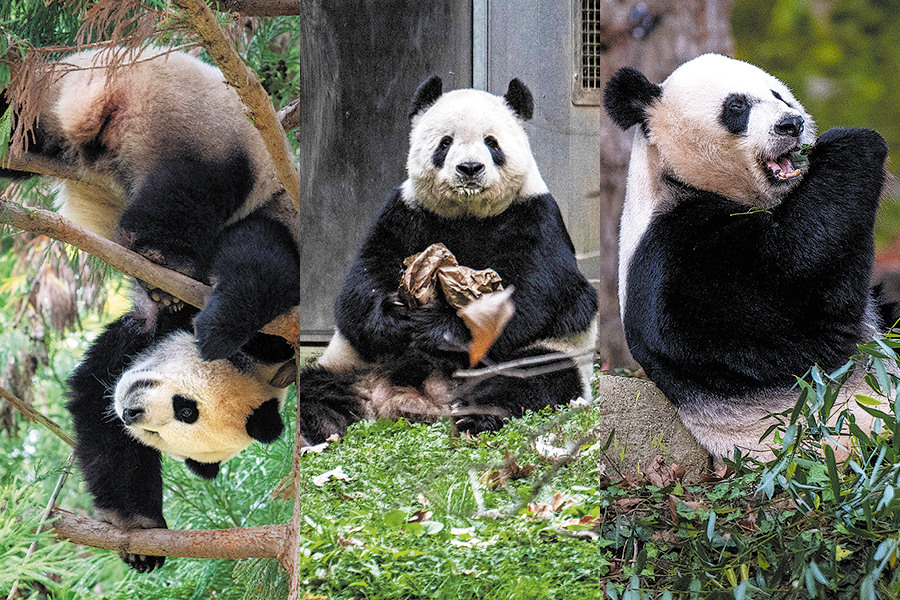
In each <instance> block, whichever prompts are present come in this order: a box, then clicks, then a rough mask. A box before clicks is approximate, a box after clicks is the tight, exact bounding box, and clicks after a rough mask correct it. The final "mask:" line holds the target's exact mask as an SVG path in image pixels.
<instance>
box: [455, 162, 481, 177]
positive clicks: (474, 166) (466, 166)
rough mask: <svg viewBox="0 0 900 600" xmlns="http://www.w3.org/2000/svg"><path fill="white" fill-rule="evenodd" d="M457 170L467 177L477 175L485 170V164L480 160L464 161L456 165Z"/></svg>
mask: <svg viewBox="0 0 900 600" xmlns="http://www.w3.org/2000/svg"><path fill="white" fill-rule="evenodd" d="M456 170H457V171H459V172H460V173H462V174H463V175H465V176H466V177H475V176H476V175H478V174H479V173H481V172H482V171H484V165H483V164H482V163H480V162H464V163H459V164H458V165H456Z"/></svg>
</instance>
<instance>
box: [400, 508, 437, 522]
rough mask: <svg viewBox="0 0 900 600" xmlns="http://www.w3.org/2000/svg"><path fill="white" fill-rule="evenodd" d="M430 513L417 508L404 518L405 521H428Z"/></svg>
mask: <svg viewBox="0 0 900 600" xmlns="http://www.w3.org/2000/svg"><path fill="white" fill-rule="evenodd" d="M431 516H432V513H431V511H427V510H417V511H416V512H414V513H413V514H412V516H410V518H409V519H407V520H406V522H407V523H421V522H422V521H430V520H431Z"/></svg>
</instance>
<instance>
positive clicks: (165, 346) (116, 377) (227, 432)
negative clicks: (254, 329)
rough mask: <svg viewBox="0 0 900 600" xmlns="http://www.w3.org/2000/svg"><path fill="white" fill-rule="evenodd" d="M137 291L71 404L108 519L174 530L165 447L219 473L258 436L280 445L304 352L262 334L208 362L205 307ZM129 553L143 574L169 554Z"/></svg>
mask: <svg viewBox="0 0 900 600" xmlns="http://www.w3.org/2000/svg"><path fill="white" fill-rule="evenodd" d="M135 294H136V297H137V300H136V302H135V306H134V308H133V309H132V310H131V311H130V312H128V313H126V314H125V315H123V316H122V317H120V318H119V319H117V320H116V321H114V322H113V323H111V324H110V325H109V326H107V328H106V330H105V331H104V332H103V333H102V334H101V335H100V336H99V337H98V338H97V339H96V340H95V341H94V342H93V343H92V344H91V346H90V348H88V350H87V351H86V352H85V355H84V357H83V358H82V361H81V363H80V364H79V365H78V366H77V367H76V369H75V370H74V372H73V373H72V375H71V376H70V377H69V381H68V383H69V392H68V397H69V402H68V409H69V411H70V413H71V414H72V419H73V425H74V428H75V433H76V444H75V450H74V453H75V457H76V458H77V460H78V464H79V466H80V468H81V472H82V475H83V477H84V481H85V483H86V485H87V489H88V492H89V493H90V494H91V496H92V497H93V501H94V507H95V508H96V509H97V511H98V512H99V514H98V517H100V518H103V519H104V520H106V521H108V522H110V523H112V524H114V525H116V526H118V527H120V528H122V529H133V528H156V527H162V528H165V527H166V521H165V518H164V517H163V512H162V505H163V481H162V475H161V473H162V470H161V469H162V465H161V453H166V454H169V455H170V456H173V457H175V458H178V459H181V460H183V461H184V464H185V465H186V466H187V468H188V469H189V470H191V471H192V472H193V473H195V474H196V475H199V476H200V477H203V478H205V479H212V478H214V477H215V476H216V475H217V474H218V472H219V463H220V462H223V461H225V460H228V459H229V458H231V457H233V456H234V455H236V454H238V453H239V452H240V451H242V450H243V449H245V448H246V447H247V446H249V445H250V443H251V442H252V441H253V440H257V441H259V442H262V443H270V442H273V441H275V440H276V439H277V438H278V436H279V435H280V434H281V432H282V430H283V428H284V426H283V423H282V421H281V416H280V410H281V408H282V406H283V403H284V399H285V395H286V387H287V384H288V383H289V382H290V379H289V378H283V377H280V376H279V373H280V372H281V370H282V369H284V368H285V366H286V365H291V364H292V359H293V356H294V351H293V348H292V347H291V346H290V344H288V343H287V342H286V341H285V340H283V339H282V338H280V337H276V336H270V335H266V334H262V333H257V334H254V335H253V336H252V337H251V339H250V340H249V341H248V342H247V343H246V344H244V346H243V347H242V348H241V349H240V350H238V351H237V352H235V353H233V354H231V355H230V356H229V357H228V358H225V359H217V360H210V361H205V360H203V359H202V358H201V357H200V351H199V347H198V344H197V340H196V337H195V336H194V334H193V320H194V318H195V317H196V314H197V309H195V308H193V307H185V308H183V309H181V310H177V311H176V310H172V309H171V308H169V307H165V306H159V305H158V304H157V303H155V302H152V301H151V300H150V299H149V296H147V295H146V292H145V291H144V290H143V289H140V288H138V289H136V290H135ZM288 370H290V369H288ZM122 558H123V560H125V562H126V563H128V564H129V565H131V566H132V567H134V568H135V569H137V570H138V571H141V572H144V571H151V570H153V569H155V568H157V567H159V566H161V565H162V564H163V562H164V560H165V559H164V557H161V556H159V557H157V556H144V555H136V554H131V553H123V554H122Z"/></svg>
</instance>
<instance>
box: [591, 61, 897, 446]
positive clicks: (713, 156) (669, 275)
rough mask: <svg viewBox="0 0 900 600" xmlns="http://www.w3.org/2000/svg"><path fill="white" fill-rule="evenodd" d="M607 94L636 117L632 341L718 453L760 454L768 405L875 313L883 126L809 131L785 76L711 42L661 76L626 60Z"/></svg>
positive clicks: (864, 333)
mask: <svg viewBox="0 0 900 600" xmlns="http://www.w3.org/2000/svg"><path fill="white" fill-rule="evenodd" d="M605 106H606V110H607V112H608V113H609V115H610V116H611V117H612V119H613V121H615V123H616V124H617V125H619V126H620V127H621V128H623V129H627V128H629V127H631V126H633V125H638V128H637V129H636V131H635V134H634V145H633V147H632V152H631V163H630V165H629V170H628V183H627V191H626V198H625V206H624V209H623V213H622V222H621V229H620V249H619V300H620V305H621V310H622V321H623V324H624V327H625V336H626V339H627V341H628V344H629V348H630V349H631V352H632V354H633V356H634V358H635V359H636V360H637V361H638V363H640V364H641V366H642V367H643V368H644V369H645V371H646V372H647V374H648V375H649V377H650V378H651V379H652V380H653V381H654V382H655V383H656V384H657V385H658V386H659V387H660V389H661V390H662V391H663V393H665V395H666V396H667V397H668V398H669V399H670V400H671V401H672V402H673V403H674V404H675V405H676V406H677V407H678V412H679V414H680V416H681V419H682V420H683V422H684V423H685V425H686V426H687V427H688V429H690V431H691V432H692V433H693V434H694V436H695V437H696V438H697V440H698V441H699V442H700V443H701V444H702V445H703V446H704V447H706V448H707V449H708V450H709V451H710V453H711V454H713V456H714V457H723V456H731V455H732V454H733V452H734V448H735V446H737V447H739V448H741V449H742V450H744V451H745V453H746V451H748V450H749V451H750V452H752V453H757V454H762V455H765V453H766V450H767V447H768V446H767V443H766V442H767V440H763V441H762V442H761V441H760V438H761V437H762V436H763V434H764V433H765V432H766V430H767V429H768V428H769V427H770V425H771V424H772V421H771V420H770V419H766V416H767V415H769V414H771V413H778V412H781V411H784V410H786V409H788V408H790V407H793V406H794V404H795V403H796V401H797V398H798V397H799V390H798V388H796V386H795V383H796V377H797V376H803V375H804V374H805V373H807V371H808V370H809V368H810V367H812V366H813V365H819V366H820V367H821V368H823V369H825V370H826V371H828V372H830V371H831V370H834V369H837V368H838V367H840V366H841V365H843V364H844V363H845V362H846V361H847V360H848V358H849V357H850V356H851V355H853V354H855V353H856V346H857V344H859V343H861V342H865V341H867V340H869V339H871V337H872V335H873V333H874V332H875V331H876V330H878V329H880V328H881V327H882V326H883V323H882V322H881V319H880V318H879V310H878V308H879V307H878V303H877V301H876V298H875V297H874V295H873V293H872V290H871V289H870V276H871V271H872V261H873V254H874V242H873V227H874V223H875V213H876V210H877V208H878V203H879V198H880V195H881V192H882V187H883V185H884V182H885V166H884V165H885V158H886V156H887V146H886V144H885V141H884V140H883V139H882V138H881V136H880V135H878V134H877V133H875V132H873V131H868V130H864V129H851V128H835V129H830V130H829V131H827V132H826V133H824V134H823V135H822V136H821V137H819V139H818V140H816V138H815V125H814V123H813V120H812V119H811V118H810V116H809V115H808V114H807V113H806V111H805V110H804V108H803V106H801V105H800V103H799V102H798V101H797V100H796V99H795V98H794V96H793V95H792V94H791V91H790V90H789V89H788V88H787V87H786V86H785V85H784V84H783V83H782V82H780V81H779V80H777V79H776V78H775V77H772V76H771V75H769V74H768V73H766V72H764V71H762V70H760V69H758V68H757V67H755V66H752V65H749V64H747V63H744V62H741V61H738V60H734V59H730V58H727V57H724V56H719V55H711V54H708V55H704V56H700V57H698V58H695V59H693V60H691V61H689V62H687V63H685V64H684V65H682V66H681V67H679V68H678V69H676V70H675V71H674V72H673V73H672V74H671V75H670V76H669V77H668V78H667V79H666V80H665V81H664V82H663V83H662V84H661V85H656V84H653V83H651V82H649V81H648V80H647V79H646V77H644V75H643V74H641V73H640V72H638V71H636V70H634V69H631V68H624V69H621V70H620V71H619V72H618V73H616V74H615V75H614V76H613V77H612V79H611V80H610V81H609V83H608V84H607V86H606V91H605ZM813 143H815V145H814V146H813V148H812V150H811V151H810V152H809V155H808V172H804V170H803V169H801V168H798V167H799V164H800V163H799V161H800V160H802V159H803V157H800V156H799V155H798V154H797V151H798V150H800V149H801V147H802V146H804V145H806V144H813ZM794 163H797V164H794ZM859 379H860V378H859V376H857V377H856V380H855V381H859ZM853 383H854V382H853V381H851V382H850V383H849V384H847V385H845V388H846V389H845V390H844V394H843V396H844V401H846V400H847V399H848V398H849V397H850V393H851V392H850V388H852V387H853ZM851 405H852V406H851V408H855V406H856V403H855V402H851ZM854 412H856V413H857V416H856V418H857V423H858V424H860V426H861V427H863V428H865V427H866V426H869V427H871V423H872V418H871V417H870V416H869V415H868V414H866V413H864V412H863V411H861V410H856V411H854ZM769 441H770V440H769Z"/></svg>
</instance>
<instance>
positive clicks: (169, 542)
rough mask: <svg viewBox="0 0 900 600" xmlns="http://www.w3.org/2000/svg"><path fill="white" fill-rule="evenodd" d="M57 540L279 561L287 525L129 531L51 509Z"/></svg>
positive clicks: (162, 552)
mask: <svg viewBox="0 0 900 600" xmlns="http://www.w3.org/2000/svg"><path fill="white" fill-rule="evenodd" d="M50 518H51V519H56V520H55V521H53V528H54V530H55V534H56V536H57V537H58V538H60V539H63V540H69V541H70V542H73V543H75V544H82V545H84V546H91V547H93V548H103V549H105V550H115V551H117V552H123V553H130V554H146V555H148V556H175V557H181V558H227V559H237V558H275V559H278V560H281V559H282V556H283V555H284V552H285V549H286V547H287V545H288V543H289V541H290V540H289V539H288V533H289V528H288V526H287V525H261V526H258V527H239V528H235V529H195V530H178V529H129V530H122V529H119V528H118V527H116V526H115V525H110V524H109V523H103V522H101V521H95V520H94V519H89V518H87V517H79V516H77V515H73V514H72V513H69V512H65V511H62V510H60V509H58V508H57V509H54V510H53V511H52V513H51V515H50Z"/></svg>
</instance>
